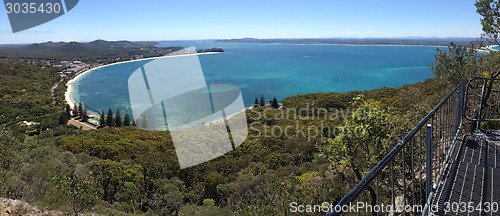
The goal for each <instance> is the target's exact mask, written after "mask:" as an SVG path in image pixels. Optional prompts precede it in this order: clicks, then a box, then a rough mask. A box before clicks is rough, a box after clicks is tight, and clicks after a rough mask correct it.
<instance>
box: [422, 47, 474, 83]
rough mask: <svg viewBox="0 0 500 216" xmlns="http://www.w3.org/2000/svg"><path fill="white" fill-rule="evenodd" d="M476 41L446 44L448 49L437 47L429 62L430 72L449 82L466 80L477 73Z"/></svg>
mask: <svg viewBox="0 0 500 216" xmlns="http://www.w3.org/2000/svg"><path fill="white" fill-rule="evenodd" d="M477 48H478V46H477V43H476V42H472V43H471V44H469V45H467V46H458V45H455V44H454V43H450V45H448V51H444V50H441V49H437V54H436V55H435V56H434V58H435V60H434V62H432V63H431V65H430V68H431V72H432V73H434V74H435V75H436V76H438V77H440V78H442V79H445V80H446V81H448V82H451V83H458V82H460V81H462V80H465V81H468V80H470V79H472V78H474V77H475V76H477V74H478V73H479V69H480V59H479V56H478V54H477V51H476V49H477Z"/></svg>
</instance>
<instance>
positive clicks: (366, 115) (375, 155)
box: [319, 95, 392, 204]
mask: <svg viewBox="0 0 500 216" xmlns="http://www.w3.org/2000/svg"><path fill="white" fill-rule="evenodd" d="M354 100H355V102H357V103H361V104H360V106H359V108H358V109H357V110H356V111H354V112H353V113H352V118H346V119H345V120H344V121H342V123H341V124H340V125H339V126H338V128H339V131H340V134H338V136H336V137H335V138H328V139H326V140H324V141H326V144H324V145H322V146H320V147H319V148H320V150H321V151H322V152H323V153H324V154H325V156H326V157H327V158H328V159H329V160H330V162H331V167H332V171H333V172H334V173H341V174H343V175H346V176H354V178H355V179H356V180H357V181H358V182H360V181H361V180H362V179H363V174H364V173H363V172H364V171H369V170H366V169H367V168H368V169H369V168H371V167H373V165H374V164H377V163H378V162H379V161H380V160H381V159H382V158H383V157H384V156H385V155H386V154H387V150H388V149H390V148H388V146H389V145H390V143H391V142H390V135H389V134H390V132H391V130H392V129H391V128H392V127H391V126H390V124H389V123H390V119H389V115H388V114H387V112H386V111H384V110H382V109H381V108H380V105H379V102H375V101H365V100H364V99H363V96H362V95H361V96H359V97H357V98H354ZM367 190H368V191H369V192H370V195H371V198H372V200H371V201H372V204H376V201H377V200H376V198H377V196H376V194H375V190H374V189H373V188H372V186H368V187H367Z"/></svg>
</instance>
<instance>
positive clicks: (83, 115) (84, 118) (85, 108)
mask: <svg viewBox="0 0 500 216" xmlns="http://www.w3.org/2000/svg"><path fill="white" fill-rule="evenodd" d="M88 110H89V108H88V107H87V105H85V107H84V108H83V112H82V113H81V114H80V115H81V116H82V121H83V122H87V121H88V120H89V115H88V114H87V112H88Z"/></svg>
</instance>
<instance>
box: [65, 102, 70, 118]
mask: <svg viewBox="0 0 500 216" xmlns="http://www.w3.org/2000/svg"><path fill="white" fill-rule="evenodd" d="M65 111H66V114H67V116H68V117H70V116H71V106H69V104H66V107H65Z"/></svg>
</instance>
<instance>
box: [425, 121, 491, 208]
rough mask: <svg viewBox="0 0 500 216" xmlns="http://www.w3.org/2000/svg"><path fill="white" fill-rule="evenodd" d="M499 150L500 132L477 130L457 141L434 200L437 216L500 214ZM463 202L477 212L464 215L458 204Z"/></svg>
mask: <svg viewBox="0 0 500 216" xmlns="http://www.w3.org/2000/svg"><path fill="white" fill-rule="evenodd" d="M499 148H500V130H477V131H475V132H474V133H471V134H467V135H465V136H463V137H460V138H459V139H457V148H456V149H455V151H453V153H452V154H451V158H450V160H449V161H448V164H447V168H446V170H445V172H444V175H443V177H444V178H443V180H442V182H441V184H442V185H441V186H440V187H439V189H438V191H437V193H436V196H435V197H434V200H433V205H435V206H437V207H438V211H437V212H434V215H498V214H500V209H498V205H497V204H500V151H499ZM497 158H498V159H497ZM463 202H465V203H467V208H469V206H468V205H469V203H470V204H471V206H472V207H473V208H474V209H472V208H470V210H471V211H468V210H467V211H466V212H462V211H461V210H460V209H459V208H460V207H459V204H460V203H463ZM454 203H456V204H454ZM495 203H496V204H495ZM453 205H455V206H453ZM494 211H497V212H496V213H495V212H494Z"/></svg>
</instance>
